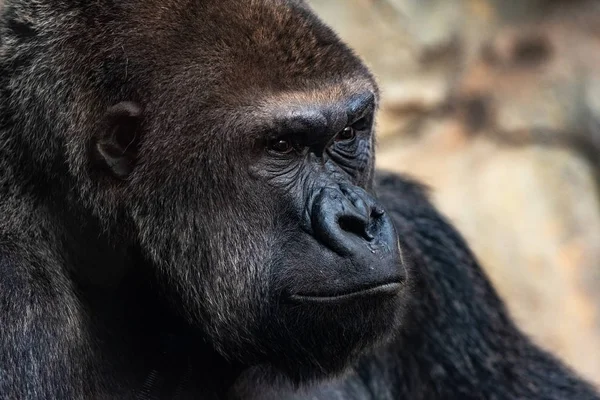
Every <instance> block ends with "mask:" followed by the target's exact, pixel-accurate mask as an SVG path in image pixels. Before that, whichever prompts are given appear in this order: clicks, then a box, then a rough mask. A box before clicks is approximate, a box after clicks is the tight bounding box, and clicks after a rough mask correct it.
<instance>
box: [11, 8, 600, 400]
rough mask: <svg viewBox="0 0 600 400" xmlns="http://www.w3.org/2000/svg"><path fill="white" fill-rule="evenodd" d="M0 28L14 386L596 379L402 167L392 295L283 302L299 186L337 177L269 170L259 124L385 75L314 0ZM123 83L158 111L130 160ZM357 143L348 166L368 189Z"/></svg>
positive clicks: (103, 11) (511, 385)
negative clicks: (523, 309) (573, 366)
mask: <svg viewBox="0 0 600 400" xmlns="http://www.w3.org/2000/svg"><path fill="white" fill-rule="evenodd" d="M0 41H1V42H0V171H1V172H0V325H1V329H0V397H2V398H28V399H49V398H61V399H62V398H69V399H76V398H80V399H88V398H94V399H101V398H107V399H114V398H133V397H138V398H139V396H141V398H149V397H150V398H152V396H157V395H160V396H162V397H164V398H170V397H176V396H180V397H183V398H203V399H204V398H206V399H219V398H226V397H227V396H232V397H236V396H237V397H242V398H244V397H250V396H255V397H257V398H264V397H266V396H267V395H268V394H267V393H268V392H269V391H270V390H271V389H272V390H279V389H276V388H277V387H278V386H277V385H278V379H279V377H285V381H286V382H287V381H288V380H290V381H291V382H293V383H294V385H300V386H306V385H309V384H311V383H313V382H315V381H321V380H323V379H325V378H330V377H335V376H338V375H339V374H340V373H341V372H342V371H344V370H345V369H347V367H350V366H352V365H355V367H354V368H353V369H352V371H351V373H350V375H349V377H348V378H347V379H346V380H345V381H343V383H340V384H333V386H322V387H321V388H317V389H315V390H317V392H315V396H320V397H318V398H323V399H325V398H327V399H328V398H334V397H333V396H334V395H336V393H337V394H340V395H341V396H342V398H350V399H352V398H361V399H366V398H373V399H385V398H390V399H391V398H394V399H395V398H398V396H402V395H405V396H406V397H408V398H417V399H419V398H423V399H425V398H440V399H448V398H468V397H469V396H471V397H473V398H480V397H485V398H498V399H503V398H531V397H535V398H548V399H552V398H581V399H587V398H594V394H593V393H592V390H591V389H590V388H589V387H588V386H587V385H586V384H585V383H582V382H580V381H579V380H577V379H576V378H574V377H572V375H571V373H570V372H569V371H568V370H566V369H565V368H564V367H562V366H561V365H560V363H558V362H557V361H555V360H554V359H552V358H551V357H549V356H547V355H546V354H545V353H543V352H541V351H540V350H538V349H536V348H535V347H534V346H533V345H531V344H530V343H529V341H528V340H527V339H525V338H524V337H523V336H522V335H521V334H520V333H519V332H518V331H517V330H516V328H514V327H513V325H512V324H511V322H510V320H509V319H508V317H507V316H506V314H505V311H504V308H503V306H502V303H501V302H500V300H499V299H498V298H497V296H496V295H495V294H494V291H493V289H492V288H491V287H490V286H489V284H488V283H487V280H486V279H485V278H484V277H483V275H482V273H481V271H480V269H479V268H478V267H477V264H476V263H475V261H474V260H473V257H472V256H471V255H470V253H469V252H468V250H467V248H466V246H465V245H464V244H463V242H462V241H461V240H460V238H459V237H458V236H457V235H456V234H455V233H454V231H453V230H452V229H450V228H449V227H448V225H446V224H445V223H444V222H443V220H442V219H440V218H439V217H438V216H437V214H436V213H435V212H434V211H433V209H432V208H431V207H430V206H429V203H427V201H426V199H425V197H424V196H422V195H421V194H420V191H419V190H418V189H417V188H416V187H415V186H414V185H413V184H410V183H407V182H405V181H404V180H402V179H399V178H393V177H387V178H383V180H379V183H380V186H381V189H380V199H381V201H382V202H383V204H384V205H385V206H386V207H387V208H388V211H389V212H391V214H392V216H393V217H394V218H395V223H396V225H397V228H398V230H399V236H400V241H401V243H402V246H403V247H405V249H406V250H405V253H406V254H405V257H407V260H406V265H407V266H409V267H410V268H409V282H410V284H408V283H407V284H406V285H405V287H404V290H403V291H402V293H401V294H400V295H399V296H398V298H397V301H398V303H396V302H385V303H382V304H383V306H382V307H374V306H373V305H372V304H367V303H365V304H361V305H359V306H353V307H349V308H347V309H344V308H334V309H333V311H332V310H329V311H323V310H322V309H321V310H319V312H311V311H312V310H310V309H305V308H302V307H298V308H294V309H291V310H292V312H290V309H286V308H285V306H283V305H281V304H279V303H278V301H277V300H278V299H279V298H278V297H277V296H275V295H274V293H278V290H280V289H285V288H287V287H289V286H290V285H291V286H294V285H295V287H303V285H304V286H306V285H307V282H311V281H310V279H315V278H314V276H315V274H316V273H317V272H318V271H317V270H315V271H311V270H310V269H309V268H310V267H311V265H315V264H318V262H319V261H320V259H321V258H322V257H321V255H322V254H321V253H319V252H317V251H316V250H315V251H312V250H311V251H306V249H307V248H309V247H303V246H300V245H303V244H307V243H308V244H307V245H310V244H311V243H312V242H310V241H308V242H306V243H304V242H302V240H309V239H305V238H306V236H299V235H296V232H297V226H296V225H298V222H297V220H298V219H299V217H298V215H296V214H297V212H296V211H297V209H298V207H297V205H295V203H298V202H300V203H302V202H301V200H300V199H301V198H302V197H301V196H309V197H310V193H311V190H314V189H313V188H312V187H314V186H319V185H321V184H328V183H331V181H330V180H327V179H330V178H331V177H330V176H329V175H327V176H325V175H323V176H321V175H319V179H323V180H322V181H320V180H314V181H313V180H301V182H296V181H291V180H290V179H289V178H287V177H285V176H276V177H275V178H274V177H273V176H272V175H273V172H269V171H270V169H269V168H268V167H272V164H267V165H266V166H265V165H264V164H261V162H262V161H261V162H257V161H256V159H257V158H260V157H258V156H256V148H255V146H253V145H251V144H250V143H253V144H255V143H258V142H260V140H262V139H261V135H262V134H263V133H264V131H265V130H266V129H275V128H278V127H279V126H278V125H277V122H276V121H273V120H271V119H269V118H270V117H271V116H272V115H274V114H273V113H275V112H276V111H277V110H289V109H291V110H295V109H300V108H302V107H306V106H307V105H309V106H313V105H314V106H318V107H325V106H326V105H328V104H332V103H334V104H337V103H336V102H343V101H344V100H345V99H347V98H349V97H350V96H351V95H353V94H355V93H357V92H360V91H365V90H366V91H370V92H372V93H375V94H376V87H375V85H374V83H373V79H372V78H371V76H370V74H369V72H368V70H367V69H366V68H365V67H364V66H363V65H362V63H361V62H360V61H359V60H358V59H357V58H356V57H355V56H354V55H353V54H352V53H351V52H350V50H349V49H348V48H347V47H346V46H345V45H344V44H342V43H341V42H340V41H339V40H338V39H337V38H336V36H335V35H334V34H333V33H332V32H331V31H330V30H329V29H328V28H327V27H325V26H324V25H323V24H322V23H320V22H319V21H318V20H317V19H316V18H315V17H314V16H313V15H312V14H311V13H310V11H309V10H308V9H307V7H306V5H305V4H304V3H303V2H302V1H292V0H288V1H286V0H252V1H250V0H248V1H234V0H120V1H112V0H99V1H85V0H8V1H5V4H4V6H3V10H2V17H1V19H0ZM123 101H131V102H135V103H137V104H140V105H141V106H142V108H141V109H143V115H144V117H143V118H141V121H140V122H139V126H137V125H136V128H135V129H134V130H132V132H131V133H132V135H131V136H130V137H128V139H129V140H130V141H131V142H130V143H128V145H127V146H126V147H125V148H123V149H122V150H123V154H119V153H118V152H117V153H114V155H115V157H116V158H119V156H123V157H122V159H121V160H120V162H122V163H123V164H122V166H123V168H119V173H118V174H117V175H118V176H117V177H115V176H111V174H110V173H109V172H110V171H108V169H110V168H107V166H106V165H101V163H100V162H99V160H101V157H99V155H98V152H97V151H96V150H97V147H96V145H97V144H98V143H101V144H103V145H104V144H105V142H106V143H108V145H109V146H110V145H111V143H110V137H108V138H107V136H106V132H107V131H108V130H109V126H111V125H110V121H109V120H107V118H106V113H107V110H108V109H111V107H113V106H114V105H115V104H120V102H123ZM123 109H127V107H121V108H120V110H121V111H123ZM132 109H133V108H132ZM132 109H130V111H131V110H132ZM274 110H275V111H274ZM277 112H278V111H277ZM132 114H135V112H132ZM257 121H258V122H257ZM257 124H258V125H257ZM257 138H258V139H257ZM259 139H260V140H259ZM363 144H364V145H363V146H362V147H360V149H359V151H360V157H358V158H357V161H352V162H354V164H353V165H354V169H353V170H352V171H350V172H349V173H348V174H347V175H348V176H346V175H344V174H341V175H336V176H339V177H340V178H339V179H344V180H348V181H351V182H352V184H353V185H355V186H356V187H360V188H364V189H366V190H369V189H370V188H371V180H372V176H373V153H372V150H371V149H372V147H373V141H372V136H369V139H368V140H367V139H365V141H364V143H363ZM125 153H127V154H125ZM130 153H131V158H130ZM260 160H263V158H260ZM130 161H131V162H132V164H131V165H129V162H130ZM250 165H253V166H256V168H255V169H254V172H252V173H251V171H247V169H248V168H244V167H248V166H250ZM129 167H131V169H130V168H129ZM271 169H272V168H271ZM113 172H114V171H113ZM269 174H271V175H269ZM283 175H284V174H283ZM265 181H267V182H268V184H265ZM307 193H308V194H307ZM302 204H303V203H302ZM294 207H296V208H294ZM342 261H343V260H342ZM342 261H340V262H342ZM305 265H306V266H307V267H306V268H308V270H307V271H306V272H304V273H301V272H298V271H302V267H304V266H305ZM333 267H335V265H332V268H333ZM314 282H316V283H319V282H318V281H316V280H315V281H314ZM409 289H412V291H409ZM406 295H410V296H409V299H407V298H406ZM406 304H408V306H409V307H408V310H409V314H408V315H406V316H405V318H401V317H402V316H403V310H404V309H405V308H407V307H405V305H406ZM369 307H370V308H369ZM282 310H287V311H282ZM365 310H369V312H366V311H365ZM321 311H323V312H321ZM383 317H385V318H383ZM397 323H400V325H401V327H399V328H398V329H397V332H396V334H397V339H396V340H394V341H393V342H391V343H392V344H391V345H388V346H387V347H384V348H383V349H382V350H379V351H378V352H374V353H373V352H372V348H373V346H375V345H377V344H378V343H380V342H382V341H383V340H385V339H386V338H387V336H388V335H389V333H390V332H388V331H389V330H391V329H392V327H395V326H396V324H397ZM292 328H293V329H292ZM323 332H325V334H324V333H323ZM365 354H368V355H367V356H365ZM361 356H363V357H366V358H365V359H364V360H363V361H359V360H358V359H359V357H361ZM268 388H271V389H268ZM276 396H283V395H282V394H277V395H276ZM276 398H278V397H276Z"/></svg>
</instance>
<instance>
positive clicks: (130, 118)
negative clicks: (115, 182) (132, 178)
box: [94, 101, 142, 179]
mask: <svg viewBox="0 0 600 400" xmlns="http://www.w3.org/2000/svg"><path fill="white" fill-rule="evenodd" d="M141 118H142V108H141V107H140V106H139V105H138V104H137V103H133V102H129V101H125V102H121V103H119V104H116V105H114V106H112V107H110V108H109V109H108V111H107V112H106V115H105V120H104V122H105V123H104V126H103V129H102V131H101V132H100V137H97V138H96V141H95V143H94V147H95V151H96V153H97V156H98V158H99V161H100V162H101V163H103V164H104V166H105V167H107V168H108V170H109V171H110V172H111V173H112V174H113V175H114V176H116V177H117V178H120V179H125V178H127V177H128V176H129V174H131V172H132V171H133V167H134V166H135V162H136V159H137V155H138V147H139V142H140V137H139V136H140V132H139V126H140V121H141Z"/></svg>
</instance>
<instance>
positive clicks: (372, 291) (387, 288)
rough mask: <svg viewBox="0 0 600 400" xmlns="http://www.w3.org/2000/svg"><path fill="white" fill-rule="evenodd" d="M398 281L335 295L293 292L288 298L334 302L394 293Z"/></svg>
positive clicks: (299, 300) (301, 300)
mask: <svg viewBox="0 0 600 400" xmlns="http://www.w3.org/2000/svg"><path fill="white" fill-rule="evenodd" d="M400 287H401V283H400V282H390V283H385V284H383V285H377V286H371V287H368V288H365V289H361V290H357V291H353V292H350V293H341V294H336V295H319V294H301V293H298V294H293V295H291V296H290V297H289V299H290V300H291V301H293V302H302V303H334V302H339V301H348V300H356V299H361V298H365V297H370V296H375V295H388V296H390V295H395V294H397V293H398V291H399V290H400Z"/></svg>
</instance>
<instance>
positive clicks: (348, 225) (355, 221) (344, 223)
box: [338, 215, 374, 241]
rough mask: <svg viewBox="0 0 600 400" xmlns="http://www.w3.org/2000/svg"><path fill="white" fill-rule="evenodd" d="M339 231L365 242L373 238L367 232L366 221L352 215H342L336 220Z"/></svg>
mask: <svg viewBox="0 0 600 400" xmlns="http://www.w3.org/2000/svg"><path fill="white" fill-rule="evenodd" d="M338 225H339V227H340V229H342V230H343V231H345V232H348V233H352V234H354V235H357V236H360V237H362V238H364V239H367V240H369V241H370V240H373V239H374V236H373V235H372V234H371V233H370V232H369V231H368V229H367V227H368V221H366V220H363V219H361V218H357V217H356V216H352V215H342V216H340V217H339V219H338Z"/></svg>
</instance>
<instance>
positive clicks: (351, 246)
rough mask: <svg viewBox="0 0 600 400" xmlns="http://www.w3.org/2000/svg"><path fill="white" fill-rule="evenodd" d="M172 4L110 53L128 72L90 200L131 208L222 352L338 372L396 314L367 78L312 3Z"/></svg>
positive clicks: (162, 269)
mask: <svg viewBox="0 0 600 400" xmlns="http://www.w3.org/2000/svg"><path fill="white" fill-rule="evenodd" d="M169 3H170V4H169V5H168V7H167V6H165V7H162V8H160V18H158V17H157V16H156V15H154V14H152V13H150V12H149V13H147V14H146V13H143V12H142V13H139V14H138V15H136V16H130V15H127V16H126V17H127V18H129V23H130V26H131V27H132V28H131V31H128V32H126V33H123V32H117V33H115V38H114V40H115V42H116V43H122V48H123V56H122V57H121V56H114V55H113V58H111V59H110V60H109V61H107V60H106V59H105V60H104V62H105V63H109V62H110V63H113V64H114V65H116V66H115V67H111V68H108V70H110V71H111V74H113V75H114V71H116V70H120V71H121V72H120V73H121V74H123V73H124V72H123V71H125V70H126V71H127V74H128V77H127V78H122V83H121V86H120V87H119V91H118V92H116V91H115V92H114V93H112V94H111V95H110V96H109V97H110V98H111V99H114V101H113V103H112V105H111V106H110V108H109V111H108V112H107V114H106V116H105V117H104V121H105V122H104V124H102V129H100V130H98V131H97V132H96V134H95V135H94V138H93V139H92V145H91V149H92V155H93V158H92V161H93V162H92V163H91V167H92V169H91V174H92V179H93V182H95V185H96V186H95V190H96V191H97V193H98V199H100V198H101V199H103V201H104V203H102V201H100V200H98V199H97V200H96V203H97V204H104V205H103V206H102V207H103V208H102V209H99V210H98V211H97V212H98V213H100V214H101V213H102V212H106V210H108V209H110V210H118V211H113V212H120V213H121V214H119V215H124V216H126V218H127V219H128V220H130V221H131V226H132V227H133V228H132V229H131V232H129V233H128V236H129V237H130V238H131V240H132V242H133V243H134V244H135V245H137V246H139V247H140V248H141V249H142V251H143V252H144V254H145V255H146V257H147V258H148V260H149V261H150V263H151V264H152V265H155V266H156V268H157V271H158V273H159V274H160V277H161V280H162V281H163V282H164V285H165V287H166V288H167V289H168V292H169V294H170V297H172V298H173V299H174V300H173V302H174V304H175V306H176V307H177V308H178V309H179V310H180V311H181V312H182V313H183V314H184V315H185V316H186V318H187V319H188V321H189V322H190V323H192V324H193V325H194V326H196V327H197V329H198V331H199V333H200V334H202V335H203V336H204V337H205V338H208V341H209V342H210V343H212V344H214V346H215V348H216V349H217V351H219V352H220V353H221V354H222V355H223V356H225V357H227V358H228V359H230V360H233V361H236V362H239V363H242V364H244V365H248V366H250V365H259V364H265V365H269V366H271V367H274V368H275V369H277V370H280V371H282V372H284V373H285V374H287V375H288V376H289V377H290V378H292V379H293V380H295V381H302V380H305V379H310V378H316V377H320V376H325V375H329V374H333V373H339V372H341V371H343V370H344V368H346V367H347V366H348V364H349V363H350V362H351V361H352V360H354V359H355V358H356V357H358V356H359V355H360V354H361V353H362V352H364V351H365V349H368V348H370V347H372V346H373V345H375V344H376V343H378V342H379V341H380V340H383V339H385V338H386V337H387V335H388V334H389V333H390V332H391V331H392V330H393V329H394V327H395V325H396V321H397V320H398V318H399V313H400V311H399V310H400V309H401V303H402V302H401V300H402V293H403V290H404V287H405V279H406V276H405V270H404V267H403V265H402V260H401V257H400V250H399V242H398V237H397V235H396V232H395V230H394V227H393V225H392V222H391V220H390V218H389V217H388V216H387V214H386V211H385V210H384V209H383V208H382V207H381V205H380V204H379V203H378V201H377V199H376V198H375V197H374V195H373V193H372V189H371V183H372V175H373V168H374V167H373V163H374V154H373V147H374V138H373V118H374V113H375V111H376V108H377V101H378V91H377V87H376V85H375V83H374V80H373V79H372V77H371V75H370V74H369V72H368V70H367V69H366V68H365V67H364V66H363V64H362V63H361V62H360V61H359V60H358V59H357V58H356V57H355V56H354V55H353V54H352V53H351V51H350V50H349V49H348V48H347V47H346V46H345V45H344V44H342V43H341V42H340V41H339V40H338V39H337V37H336V36H335V35H334V34H333V33H332V32H331V31H330V30H329V29H328V28H327V27H325V26H324V25H322V23H321V22H319V21H318V20H317V18H316V17H315V16H313V15H312V14H311V12H310V11H309V10H308V9H307V7H306V5H304V3H302V2H299V1H284V0H255V1H247V2H239V1H233V0H218V1H217V0H188V1H175V0H173V1H171V2H169ZM146 26H152V27H153V29H152V31H151V32H150V31H148V32H146V31H145V30H144V27H146ZM145 32H146V33H145ZM157 33H158V34H157ZM118 47H119V46H115V48H118ZM119 66H121V67H124V68H122V69H119ZM111 79H113V80H114V79H115V78H114V77H112V78H111ZM98 167H101V168H98ZM107 199H112V200H107ZM115 199H116V200H115ZM106 201H112V203H111V206H110V207H109V206H106ZM114 202H117V203H118V206H116V207H115V206H114Z"/></svg>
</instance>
